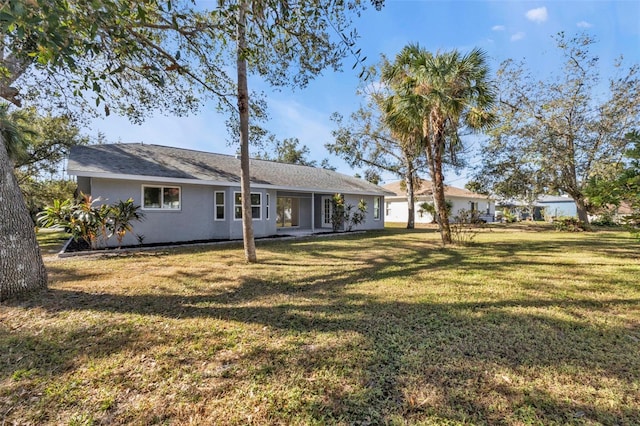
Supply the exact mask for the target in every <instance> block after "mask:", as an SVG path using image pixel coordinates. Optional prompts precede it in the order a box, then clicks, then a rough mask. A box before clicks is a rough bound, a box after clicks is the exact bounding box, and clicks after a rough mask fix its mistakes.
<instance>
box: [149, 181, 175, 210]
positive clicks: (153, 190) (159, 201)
mask: <svg viewBox="0 0 640 426" xmlns="http://www.w3.org/2000/svg"><path fill="white" fill-rule="evenodd" d="M180 202H181V200H180V187H179V186H144V185H143V186H142V208H144V209H168V210H180Z"/></svg>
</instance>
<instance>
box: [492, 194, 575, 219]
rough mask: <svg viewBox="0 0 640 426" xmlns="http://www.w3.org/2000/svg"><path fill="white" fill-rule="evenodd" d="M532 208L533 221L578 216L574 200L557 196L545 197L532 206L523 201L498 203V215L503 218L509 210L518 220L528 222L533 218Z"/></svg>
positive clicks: (501, 201) (502, 201)
mask: <svg viewBox="0 0 640 426" xmlns="http://www.w3.org/2000/svg"><path fill="white" fill-rule="evenodd" d="M531 207H533V220H553V219H555V218H558V217H562V216H575V217H577V216H578V210H577V209H576V203H575V202H574V201H573V199H571V198H569V197H568V196H557V195H543V196H541V197H540V198H538V199H537V200H536V201H535V202H534V203H533V205H532V206H529V205H527V204H526V203H524V202H522V201H516V200H500V201H498V202H497V203H496V214H497V216H498V217H499V218H501V217H502V214H503V211H504V210H505V209H507V210H508V211H509V212H510V213H511V214H512V215H513V216H514V217H515V219H516V220H528V219H530V217H531V213H530V212H529V210H530V208H531Z"/></svg>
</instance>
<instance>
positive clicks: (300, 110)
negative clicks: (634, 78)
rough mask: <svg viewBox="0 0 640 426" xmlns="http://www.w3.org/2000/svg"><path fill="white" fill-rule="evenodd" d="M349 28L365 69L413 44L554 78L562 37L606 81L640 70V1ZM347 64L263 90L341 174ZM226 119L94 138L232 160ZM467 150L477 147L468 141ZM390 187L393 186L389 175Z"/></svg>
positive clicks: (131, 128)
mask: <svg viewBox="0 0 640 426" xmlns="http://www.w3.org/2000/svg"><path fill="white" fill-rule="evenodd" d="M355 26H356V28H357V31H358V33H359V35H360V39H359V42H358V47H359V48H361V49H362V52H363V54H364V55H366V56H367V57H368V59H367V62H368V63H369V64H375V63H377V62H378V61H379V58H380V55H381V54H385V55H387V56H389V57H393V56H395V55H396V53H398V52H399V51H400V50H401V49H402V48H403V47H404V46H405V45H407V44H408V43H419V44H420V45H421V46H423V47H425V48H427V49H429V50H431V51H434V52H435V51H438V50H441V51H447V50H451V49H458V50H460V51H462V52H466V51H469V50H471V49H473V48H474V47H480V48H482V49H484V50H485V51H486V52H487V53H488V55H489V58H490V65H491V68H492V70H493V71H495V70H496V69H497V68H498V66H499V64H500V63H501V62H502V61H503V60H505V59H508V58H512V59H517V60H520V59H525V60H526V61H527V64H529V66H530V67H531V68H532V70H533V71H534V72H535V75H536V76H537V77H539V78H541V79H542V78H545V77H546V76H548V75H549V73H553V72H554V70H556V69H557V67H558V65H559V64H560V62H559V60H558V59H559V58H558V52H557V49H556V48H555V45H554V42H553V40H552V36H553V35H554V34H556V33H558V32H559V31H564V32H565V33H567V34H568V35H570V36H571V35H575V34H578V33H581V32H587V33H588V34H590V35H592V36H594V37H595V38H596V39H597V40H598V43H597V45H596V47H595V49H594V53H596V54H597V55H599V56H600V61H599V62H600V66H601V67H602V75H603V76H607V75H609V73H611V72H612V68H613V67H612V65H613V62H614V60H615V59H616V58H618V57H619V56H620V55H623V56H624V61H625V64H627V65H630V64H635V63H640V1H636V0H621V1H605V0H599V1H578V0H567V1H547V2H532V1H484V0H475V1H455V0H454V1H444V0H441V1H427V0H387V2H386V4H385V6H384V8H383V9H382V10H381V11H379V12H378V11H375V10H374V9H373V8H370V9H368V10H367V11H365V13H364V14H363V15H362V16H361V17H360V18H359V19H358V18H356V20H355ZM352 63H353V60H352V59H351V58H348V59H347V60H345V62H344V71H343V72H341V73H334V72H329V71H325V73H324V74H323V75H322V76H320V77H318V78H317V79H316V80H314V81H313V82H312V83H311V84H310V85H309V86H308V87H307V88H305V89H298V90H295V91H291V90H288V89H285V90H282V91H275V92H273V91H269V90H268V89H267V92H266V93H267V95H268V104H269V110H270V120H269V123H268V125H267V127H268V128H269V130H270V131H271V132H273V133H274V134H275V135H276V137H277V138H278V139H284V138H293V137H295V138H298V139H299V140H300V142H301V144H304V145H307V146H308V147H309V149H310V150H311V155H310V158H311V159H316V160H318V162H319V161H320V160H322V159H323V158H329V160H330V162H331V164H333V165H334V166H336V167H337V168H338V171H340V172H343V173H346V174H350V175H353V174H354V173H356V172H358V170H354V169H352V168H351V167H349V166H348V165H346V164H345V163H344V162H343V161H341V160H340V159H338V158H336V157H333V156H331V155H329V153H328V152H327V151H326V150H325V148H324V144H325V143H327V142H330V141H332V139H331V130H332V129H333V123H332V122H331V121H330V119H329V118H330V116H331V114H332V113H333V112H340V113H342V114H343V115H345V116H348V115H349V114H350V113H351V112H353V111H355V110H356V109H357V108H358V106H359V104H360V103H361V101H362V100H361V98H359V97H358V96H357V95H356V89H357V86H358V76H357V74H358V71H357V70H352V69H351V64H352ZM224 121H225V117H224V116H220V115H218V114H217V113H216V112H215V110H214V109H213V108H206V107H205V108H203V109H202V110H201V111H200V112H199V113H198V114H197V115H193V116H190V117H185V118H176V117H165V116H162V115H161V114H158V115H157V116H155V117H152V118H150V119H149V120H147V121H146V122H145V123H144V124H142V125H133V124H129V122H128V121H127V120H126V119H124V118H120V117H115V116H111V117H108V118H106V119H102V120H96V121H94V126H93V128H92V131H91V133H92V134H96V133H97V132H102V133H104V134H105V136H106V138H107V140H108V141H109V142H144V143H153V144H159V145H168V146H180V147H184V148H189V149H196V150H202V151H210V152H220V153H228V154H233V153H235V151H236V147H235V146H230V145H229V144H228V143H227V132H226V130H225V128H224ZM468 143H469V144H470V145H474V144H477V143H478V141H477V139H470V140H469V141H468ZM383 178H384V179H385V180H386V181H393V180H396V178H395V177H393V176H390V175H388V174H385V175H383ZM447 180H448V182H447V183H449V184H453V185H455V186H463V185H464V183H465V181H466V173H465V171H462V172H461V173H460V174H459V175H456V174H455V173H454V172H449V173H448V174H447Z"/></svg>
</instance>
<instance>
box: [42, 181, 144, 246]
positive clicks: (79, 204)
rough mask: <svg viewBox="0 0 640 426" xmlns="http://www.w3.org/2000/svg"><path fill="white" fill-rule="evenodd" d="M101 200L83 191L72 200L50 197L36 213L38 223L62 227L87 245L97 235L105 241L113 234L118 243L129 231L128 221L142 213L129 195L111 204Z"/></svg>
mask: <svg viewBox="0 0 640 426" xmlns="http://www.w3.org/2000/svg"><path fill="white" fill-rule="evenodd" d="M101 202H102V199H101V198H100V197H98V198H92V197H91V196H90V195H86V194H83V193H81V194H80V197H79V198H78V199H77V200H75V201H73V200H70V199H69V200H64V201H60V200H54V202H53V204H52V205H51V206H47V207H46V208H45V209H44V210H43V211H42V212H41V213H39V214H38V224H39V225H40V226H42V227H45V228H49V227H52V226H59V227H62V228H64V229H65V231H67V232H69V233H70V234H71V236H72V238H73V239H74V240H75V241H78V240H82V241H84V242H86V243H87V245H88V246H89V247H91V248H97V246H98V242H99V241H100V239H104V241H106V240H108V239H109V238H111V237H112V236H113V235H115V236H116V238H117V240H118V246H121V245H122V239H123V238H124V236H125V235H126V234H127V232H132V231H133V225H132V224H131V222H133V221H135V220H142V219H143V218H144V214H143V213H142V212H140V211H139V210H140V206H136V205H134V204H133V200H132V199H131V198H129V199H128V200H126V201H118V202H117V203H115V204H114V205H111V206H110V205H107V204H104V203H101ZM98 203H100V204H99V205H98Z"/></svg>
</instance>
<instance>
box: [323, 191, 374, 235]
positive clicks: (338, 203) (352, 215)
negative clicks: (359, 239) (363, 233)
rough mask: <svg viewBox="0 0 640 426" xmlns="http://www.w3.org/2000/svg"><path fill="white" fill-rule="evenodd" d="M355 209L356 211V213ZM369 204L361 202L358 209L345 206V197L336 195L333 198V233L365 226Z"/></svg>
mask: <svg viewBox="0 0 640 426" xmlns="http://www.w3.org/2000/svg"><path fill="white" fill-rule="evenodd" d="M354 209H355V211H354ZM366 212H367V202H366V201H364V200H362V199H361V200H360V201H359V202H358V207H357V208H356V207H354V206H353V205H352V204H345V201H344V195H342V194H334V195H333V197H332V198H331V226H332V228H333V232H338V231H343V230H346V231H347V232H349V231H351V230H353V227H354V226H357V225H360V224H363V223H364V222H365V220H366Z"/></svg>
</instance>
